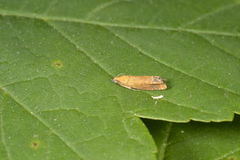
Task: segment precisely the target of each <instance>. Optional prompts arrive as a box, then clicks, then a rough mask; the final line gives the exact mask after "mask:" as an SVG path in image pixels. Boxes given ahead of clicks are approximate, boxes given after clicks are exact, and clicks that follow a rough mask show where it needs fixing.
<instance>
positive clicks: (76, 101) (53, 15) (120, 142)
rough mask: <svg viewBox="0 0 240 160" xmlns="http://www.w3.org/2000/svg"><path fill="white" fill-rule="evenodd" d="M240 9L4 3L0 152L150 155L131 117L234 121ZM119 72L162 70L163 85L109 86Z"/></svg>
mask: <svg viewBox="0 0 240 160" xmlns="http://www.w3.org/2000/svg"><path fill="white" fill-rule="evenodd" d="M239 9H240V5H239V1H232V0H212V1H207V0H206V1H204V2H201V3H200V2H198V1H196V0H188V1H183V0H182V1H178V2H176V1H171V0H170V1H154V0H151V1H145V0H144V1H127V0H123V1H120V0H117V1H77V0H71V1H68V2H66V1H63V0H52V1H47V0H41V1H40V0H21V1H15V0H11V1H7V0H1V1H0V15H1V17H0V55H1V56H0V88H1V100H2V102H1V106H0V109H1V112H0V113H1V137H2V140H1V142H2V143H1V144H2V145H0V153H3V155H4V156H5V157H6V159H18V157H20V159H27V158H28V157H30V159H31V158H32V157H35V158H36V159H38V158H39V159H43V158H45V157H48V158H49V159H55V158H56V156H59V155H55V154H56V153H57V152H61V153H63V154H61V157H63V159H91V160H93V159H99V160H100V159H114V160H116V159H131V160H134V159H143V160H145V159H155V154H156V152H157V150H156V147H155V145H154V142H153V140H152V138H151V136H150V134H149V133H148V131H147V130H146V128H145V126H144V125H143V124H142V122H141V121H140V120H139V119H138V117H143V118H151V119H161V120H167V121H173V122H187V121H189V120H196V121H205V122H206V121H230V120H232V119H233V115H234V113H240V98H239V95H240V81H239V78H240V63H239V62H240V59H239V58H240V52H239V46H240V45H239V44H240V40H239V37H240V33H239V31H240V23H239V22H240V21H239V20H238V19H239V17H240V15H239V13H240V12H238V10H239ZM119 74H129V75H159V76H161V77H163V78H164V79H167V83H168V86H169V89H168V90H166V91H154V92H150V91H133V90H128V89H125V88H122V87H120V86H118V85H116V84H114V83H112V81H111V79H112V78H113V77H114V76H116V75H119ZM159 95H163V96H164V98H162V99H161V100H153V99H152V98H151V96H159ZM13 124H14V125H13ZM16 133H19V135H16ZM20 135H22V136H20ZM9 137H10V138H9ZM11 144H12V145H11ZM16 144H19V145H20V146H24V147H25V148H24V149H25V150H26V153H25V154H21V155H19V154H20V153H21V152H15V150H19V149H21V147H19V146H18V145H16ZM56 146H57V147H56ZM119 150H121V152H118V151H119ZM33 151H36V152H33ZM136 153H138V154H136ZM64 156H65V157H64Z"/></svg>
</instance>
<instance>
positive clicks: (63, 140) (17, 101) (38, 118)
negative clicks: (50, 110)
mask: <svg viewBox="0 0 240 160" xmlns="http://www.w3.org/2000/svg"><path fill="white" fill-rule="evenodd" d="M0 89H1V90H3V91H4V92H5V93H7V94H8V95H9V96H10V97H11V98H12V100H14V101H15V102H16V103H17V104H18V105H19V106H21V107H22V108H23V109H24V110H25V111H27V113H29V114H30V115H32V116H33V117H34V118H36V119H37V120H38V121H39V122H40V123H41V124H43V125H44V126H45V127H46V128H48V129H49V130H50V131H51V132H52V133H53V134H54V135H56V136H57V137H58V138H59V139H60V140H61V141H62V142H63V143H64V144H65V145H66V146H67V147H68V148H69V149H70V150H71V151H72V152H73V153H75V154H76V155H77V156H78V157H79V158H80V160H82V157H81V155H80V154H79V153H78V152H77V150H76V149H75V148H73V147H71V145H70V144H69V143H68V142H67V141H66V140H65V139H64V138H63V137H62V136H61V135H60V134H58V133H57V132H56V131H55V130H54V129H52V128H51V127H50V126H49V125H48V123H47V122H45V121H44V120H43V119H42V118H41V117H39V116H38V115H36V114H35V113H34V112H32V111H31V110H30V109H29V108H27V107H26V106H25V105H23V104H22V103H21V102H20V101H19V100H17V98H16V97H14V96H13V95H12V94H10V93H9V92H8V91H7V90H6V89H5V88H0Z"/></svg>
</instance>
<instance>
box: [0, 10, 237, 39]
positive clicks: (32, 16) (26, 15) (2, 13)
mask: <svg viewBox="0 0 240 160" xmlns="http://www.w3.org/2000/svg"><path fill="white" fill-rule="evenodd" d="M0 16H7V17H11V16H12V17H19V18H29V19H36V20H43V21H46V20H49V21H50V20H51V21H60V22H71V23H82V24H91V25H98V26H106V27H120V28H132V29H152V30H162V31H177V32H190V33H198V34H209V35H216V36H230V37H240V34H239V33H230V32H221V31H211V30H197V29H184V28H173V27H166V26H146V25H127V24H113V23H107V22H97V21H88V20H83V19H79V18H70V17H56V16H44V15H37V14H29V13H16V12H13V11H6V10H1V9H0Z"/></svg>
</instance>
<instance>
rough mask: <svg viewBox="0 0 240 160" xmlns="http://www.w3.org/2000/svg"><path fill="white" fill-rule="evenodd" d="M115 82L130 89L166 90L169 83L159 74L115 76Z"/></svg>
mask: <svg viewBox="0 0 240 160" xmlns="http://www.w3.org/2000/svg"><path fill="white" fill-rule="evenodd" d="M113 82H115V83H117V84H119V85H120V86H123V87H125V88H128V89H137V90H165V89H167V84H166V83H165V81H164V80H163V79H162V78H161V77H159V76H129V75H122V76H117V77H114V78H113Z"/></svg>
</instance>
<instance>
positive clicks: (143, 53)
mask: <svg viewBox="0 0 240 160" xmlns="http://www.w3.org/2000/svg"><path fill="white" fill-rule="evenodd" d="M104 28H106V27H104ZM106 29H107V30H109V32H111V33H112V34H113V35H115V36H116V37H118V38H119V39H120V40H122V41H123V42H125V43H126V44H128V45H129V46H131V47H133V48H135V49H136V50H138V51H139V52H138V53H139V54H142V55H144V56H146V57H148V58H150V59H152V60H154V61H156V62H157V63H159V64H162V65H165V66H166V67H168V68H170V69H173V70H175V71H178V72H180V73H182V74H184V75H186V76H189V77H191V78H193V79H196V80H199V81H201V82H203V83H205V84H208V85H209V86H212V87H215V88H217V89H222V90H223V91H226V92H230V93H232V94H234V95H237V96H240V94H238V93H236V92H234V91H232V90H230V89H227V88H223V87H221V86H216V85H214V84H212V83H211V82H207V81H205V80H202V79H200V78H198V77H195V76H193V75H190V74H188V73H186V72H184V71H182V70H180V69H178V68H175V67H171V66H170V65H169V64H167V63H165V62H161V61H159V60H158V59H156V58H155V57H153V56H151V55H150V54H148V53H147V52H145V51H144V50H142V49H141V48H139V47H138V46H136V45H135V44H133V43H130V42H129V41H128V40H126V39H125V38H123V37H122V36H120V35H119V34H116V33H115V32H114V31H112V30H110V29H108V28H106Z"/></svg>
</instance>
